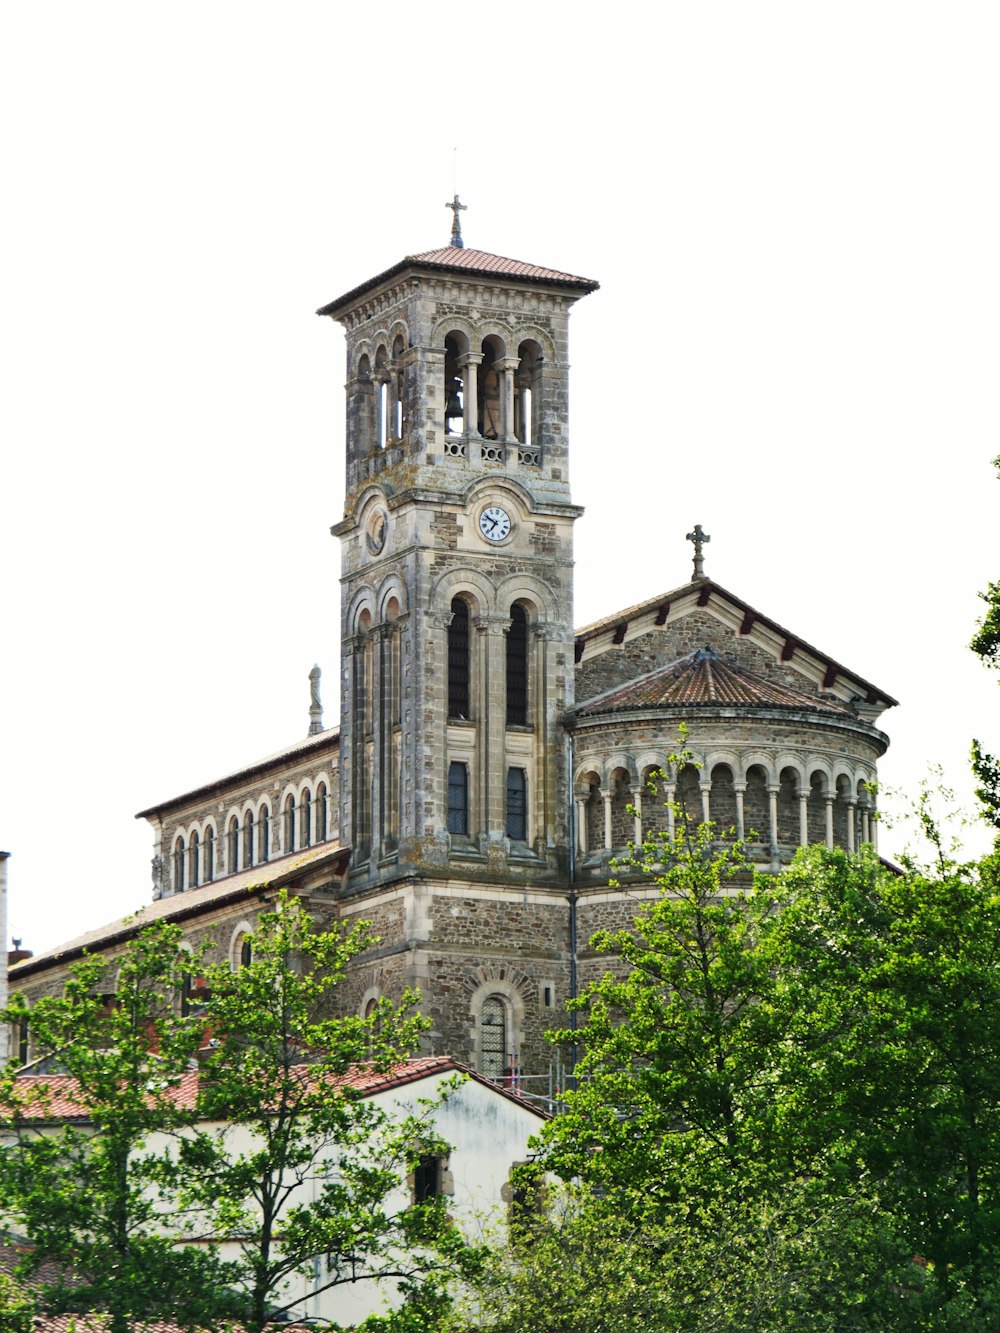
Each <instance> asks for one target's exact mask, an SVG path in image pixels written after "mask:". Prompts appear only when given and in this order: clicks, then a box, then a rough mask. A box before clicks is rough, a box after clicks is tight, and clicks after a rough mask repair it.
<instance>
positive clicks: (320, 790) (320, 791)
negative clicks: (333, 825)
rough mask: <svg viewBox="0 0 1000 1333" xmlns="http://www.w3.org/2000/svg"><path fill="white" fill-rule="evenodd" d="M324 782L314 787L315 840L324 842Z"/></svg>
mask: <svg viewBox="0 0 1000 1333" xmlns="http://www.w3.org/2000/svg"><path fill="white" fill-rule="evenodd" d="M326 821H327V812H326V783H325V782H321V783H320V784H319V786H318V787H317V788H316V841H317V842H326Z"/></svg>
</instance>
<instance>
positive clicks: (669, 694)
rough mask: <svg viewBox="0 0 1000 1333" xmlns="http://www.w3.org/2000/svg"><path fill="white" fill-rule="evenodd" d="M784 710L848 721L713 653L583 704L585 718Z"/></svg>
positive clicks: (826, 705) (840, 712) (835, 708)
mask: <svg viewBox="0 0 1000 1333" xmlns="http://www.w3.org/2000/svg"><path fill="white" fill-rule="evenodd" d="M706 705H707V706H715V707H722V708H780V709H793V710H795V711H796V712H802V711H809V712H813V713H816V712H819V713H831V714H834V715H836V716H840V717H843V716H849V710H848V709H846V708H844V707H841V706H840V705H838V704H835V703H834V702H833V701H832V700H828V699H817V698H816V697H815V696H814V695H810V694H806V693H805V691H804V690H795V689H792V688H791V687H789V686H787V685H778V684H776V683H775V682H774V681H769V680H765V679H764V678H763V677H762V676H758V675H757V674H756V672H754V671H748V670H747V669H746V668H745V667H738V666H736V665H735V664H733V663H731V662H723V661H721V659H720V658H719V657H718V655H717V654H716V653H714V652H713V651H712V650H711V649H710V648H699V649H698V651H697V652H695V653H692V654H691V655H690V656H689V657H683V658H681V660H680V661H679V662H672V663H671V664H670V665H669V666H667V667H661V668H660V669H659V670H658V671H652V672H650V673H649V675H647V676H640V677H639V679H638V680H632V681H629V682H628V683H627V684H626V685H621V686H618V687H617V688H615V689H613V690H608V691H607V692H606V693H605V694H601V695H597V696H596V697H595V698H593V699H590V700H588V701H587V702H586V703H584V704H581V706H580V708H579V709H578V710H577V711H578V713H579V715H580V716H581V717H592V716H594V715H595V714H598V713H622V712H631V711H633V710H634V709H645V708H691V707H694V708H698V707H705V706H706Z"/></svg>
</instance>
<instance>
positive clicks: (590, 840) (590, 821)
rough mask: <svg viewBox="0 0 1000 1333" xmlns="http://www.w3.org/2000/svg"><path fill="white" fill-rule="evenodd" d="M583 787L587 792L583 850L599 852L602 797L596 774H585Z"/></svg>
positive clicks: (602, 813) (601, 833)
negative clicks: (585, 833)
mask: <svg viewBox="0 0 1000 1333" xmlns="http://www.w3.org/2000/svg"><path fill="white" fill-rule="evenodd" d="M583 788H584V790H585V791H586V793H587V799H586V804H585V806H584V821H585V827H586V830H587V840H586V849H585V850H586V851H588V852H600V851H601V850H602V849H603V847H604V799H603V797H602V795H601V779H600V777H599V776H598V774H597V773H587V774H585V775H584V778H583Z"/></svg>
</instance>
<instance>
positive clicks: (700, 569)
mask: <svg viewBox="0 0 1000 1333" xmlns="http://www.w3.org/2000/svg"><path fill="white" fill-rule="evenodd" d="M687 540H688V541H689V542H694V575H693V577H694V578H696V579H703V578H704V577H705V556H704V554H703V552H702V547H703V546H704V545H705V543H706V542H710V541H711V540H712V539H711V537H710V536H709V535H708V533H707V532H702V530H701V524H700V523H696V524H695V525H694V532H689V533H688V535H687Z"/></svg>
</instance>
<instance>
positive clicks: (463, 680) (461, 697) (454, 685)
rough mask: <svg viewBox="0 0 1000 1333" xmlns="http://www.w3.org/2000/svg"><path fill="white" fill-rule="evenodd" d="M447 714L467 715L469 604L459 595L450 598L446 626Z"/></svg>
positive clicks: (465, 716) (453, 715)
mask: <svg viewBox="0 0 1000 1333" xmlns="http://www.w3.org/2000/svg"><path fill="white" fill-rule="evenodd" d="M448 716H449V717H461V718H467V717H468V716H469V604H468V602H466V601H465V600H464V599H463V598H461V597H455V598H453V599H452V603H451V624H450V625H449V626H448Z"/></svg>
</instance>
